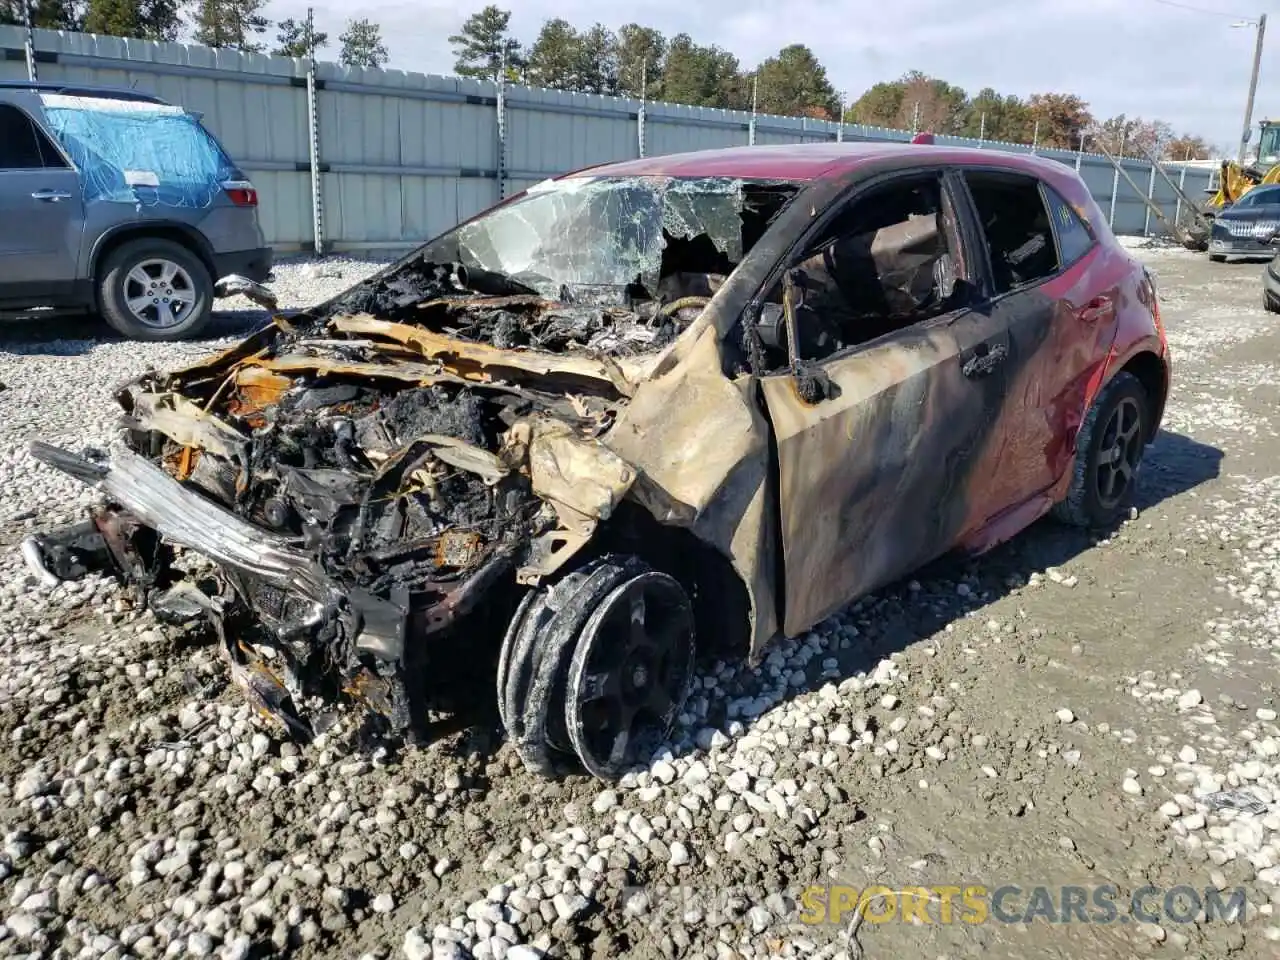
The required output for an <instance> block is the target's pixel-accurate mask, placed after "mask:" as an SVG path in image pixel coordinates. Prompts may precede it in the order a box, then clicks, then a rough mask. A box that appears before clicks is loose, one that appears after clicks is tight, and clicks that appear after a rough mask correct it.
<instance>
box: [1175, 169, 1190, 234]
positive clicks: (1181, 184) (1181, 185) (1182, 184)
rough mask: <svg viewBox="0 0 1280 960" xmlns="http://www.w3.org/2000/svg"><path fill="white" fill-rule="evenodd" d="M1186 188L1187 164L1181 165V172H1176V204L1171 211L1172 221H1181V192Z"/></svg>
mask: <svg viewBox="0 0 1280 960" xmlns="http://www.w3.org/2000/svg"><path fill="white" fill-rule="evenodd" d="M1186 188H1187V165H1186V164H1185V163H1184V164H1183V165H1182V172H1181V173H1180V174H1178V204H1177V206H1176V207H1175V208H1174V211H1173V222H1174V223H1182V192H1183V191H1184V190H1186Z"/></svg>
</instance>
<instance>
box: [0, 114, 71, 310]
mask: <svg viewBox="0 0 1280 960" xmlns="http://www.w3.org/2000/svg"><path fill="white" fill-rule="evenodd" d="M0 223H2V224H4V225H5V228H4V229H3V230H0V299H5V300H13V301H20V302H21V301H28V298H31V297H35V298H36V299H37V301H38V302H40V303H45V302H49V301H48V298H49V297H50V296H51V295H52V296H54V297H55V298H58V299H61V298H64V297H65V296H66V295H67V293H68V285H69V284H70V283H71V282H72V281H73V280H75V279H76V275H77V268H78V266H79V257H80V235H81V232H82V230H83V225H84V200H83V196H82V194H81V190H80V178H79V175H78V174H77V173H76V171H75V169H74V168H72V167H71V165H70V164H69V163H68V162H67V160H66V158H65V157H64V156H63V155H62V153H61V151H59V150H58V148H57V147H56V146H54V143H53V141H52V140H50V139H49V137H48V136H46V135H45V133H44V131H43V130H41V129H40V127H39V126H38V125H37V124H36V123H35V122H34V121H33V120H32V119H31V117H30V116H28V115H27V114H26V113H25V112H24V111H23V110H21V109H19V108H18V107H16V106H14V105H13V104H9V103H0ZM60 287H61V289H59V288H60ZM59 295H61V296H59ZM25 305H35V302H34V301H29V302H27V303H26V304H25Z"/></svg>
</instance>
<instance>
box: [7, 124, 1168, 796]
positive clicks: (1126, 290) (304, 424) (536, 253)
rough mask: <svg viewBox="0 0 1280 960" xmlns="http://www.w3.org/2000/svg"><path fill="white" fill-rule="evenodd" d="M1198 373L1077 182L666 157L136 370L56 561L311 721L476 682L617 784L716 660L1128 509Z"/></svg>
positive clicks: (972, 159)
mask: <svg viewBox="0 0 1280 960" xmlns="http://www.w3.org/2000/svg"><path fill="white" fill-rule="evenodd" d="M1168 383H1169V365H1168V357H1167V346H1166V343H1165V338H1164V332H1163V329H1162V327H1161V325H1160V320H1159V311H1158V307H1157V304H1156V295H1155V288H1154V285H1153V283H1152V280H1151V278H1150V277H1149V276H1148V275H1147V273H1146V271H1145V270H1144V269H1143V268H1142V267H1141V266H1140V265H1139V264H1137V263H1136V262H1135V261H1133V260H1132V259H1130V258H1129V256H1128V255H1127V254H1126V253H1125V252H1124V250H1123V249H1121V248H1120V247H1119V245H1118V244H1117V243H1116V242H1115V239H1114V237H1113V236H1112V235H1111V234H1110V231H1109V230H1108V228H1107V226H1106V222H1105V218H1104V217H1103V216H1102V215H1101V214H1100V212H1099V210H1098V208H1097V207H1096V205H1095V204H1094V202H1093V201H1092V199H1091V198H1090V196H1089V194H1088V191H1087V190H1086V189H1085V187H1084V185H1083V184H1082V183H1081V181H1080V180H1079V179H1078V177H1077V176H1076V175H1075V174H1074V173H1073V172H1072V171H1070V170H1069V169H1068V168H1066V167H1064V166H1062V165H1060V164H1056V163H1054V162H1052V161H1045V160H1040V159H1037V158H1033V157H1025V156H1013V155H999V154H993V153H991V152H989V151H982V152H978V151H971V150H959V149H950V148H941V147H931V146H912V145H907V144H894V145H889V144H878V145H869V144H823V145H806V146H788V147H752V148H743V149H730V150H721V151H708V152H701V153H693V154H684V155H677V156H671V157H660V158H653V159H644V160H638V161H630V162H626V163H621V164H612V165H608V166H604V167H597V168H593V169H591V170H588V171H583V172H580V173H578V174H573V175H570V176H568V177H566V178H562V179H559V180H555V181H549V182H547V183H544V184H542V185H539V186H538V187H535V188H533V189H531V190H529V191H527V192H526V193H524V194H521V195H518V196H517V197H514V198H512V199H511V200H509V201H507V202H505V203H504V204H501V205H499V206H498V207H495V208H493V209H491V210H489V211H486V212H485V213H482V214H481V215H479V216H478V217H476V218H474V219H472V220H471V221H468V222H466V223H464V224H462V225H461V226H459V227H457V228H455V229H454V230H452V231H450V232H449V233H447V234H445V235H444V236H442V237H440V238H438V239H436V240H434V241H432V242H430V243H428V244H426V245H425V246H423V247H422V248H420V249H419V250H417V251H415V252H414V253H413V254H411V255H410V256H408V257H406V258H404V259H403V260H401V261H399V262H398V263H396V264H394V265H392V266H390V267H388V268H387V269H385V270H384V271H382V272H381V273H379V274H377V275H376V276H374V277H372V278H371V279H369V280H367V281H365V282H363V283H361V284H359V285H357V286H356V287H354V288H353V289H351V290H349V291H347V292H346V293H344V294H342V295H341V296H339V297H337V298H335V299H333V300H331V301H330V302H328V303H325V304H323V305H322V306H320V307H317V308H314V309H312V310H308V311H306V312H303V313H300V314H296V315H290V316H284V315H277V316H275V318H274V319H273V321H272V322H271V323H270V324H269V325H268V326H266V327H265V328H263V329H261V330H259V331H258V332H256V333H254V334H253V335H251V336H250V337H248V338H247V339H246V340H244V341H243V342H242V343H240V344H238V345H237V346H235V347H233V348H232V349H230V350H228V351H226V352H224V353H222V354H219V355H217V356H214V357H211V358H209V359H207V360H204V361H202V362H200V363H197V364H195V365H194V366H190V367H187V368H185V369H181V370H175V371H171V372H167V373H156V372H149V373H147V374H145V375H144V376H142V377H141V378H139V379H137V380H136V381H134V382H132V383H130V384H128V385H126V386H125V387H124V388H122V390H121V392H120V402H121V405H122V407H123V410H124V413H123V423H122V442H121V443H120V444H119V445H118V447H117V448H116V449H113V450H112V451H111V452H110V454H109V455H102V456H96V457H85V456H79V455H76V454H73V453H70V452H67V451H62V450H59V449H56V448H53V447H50V446H48V445H44V444H35V445H33V454H34V455H35V456H36V457H37V458H38V459H40V460H42V461H44V462H46V463H49V464H52V465H54V466H56V467H59V468H60V469H62V470H65V471H66V472H68V473H71V474H73V475H75V476H78V477H80V478H81V479H83V480H84V481H85V482H88V483H93V484H96V485H97V486H98V487H99V488H100V489H101V491H102V495H103V496H102V501H103V502H102V506H101V507H99V508H97V510H96V511H95V512H94V515H93V516H92V517H91V518H90V519H89V520H88V521H86V523H84V524H82V525H80V526H79V527H77V528H75V529H72V530H64V531H55V532H51V533H48V534H46V535H43V536H39V537H35V538H33V540H32V541H30V542H29V543H28V544H27V545H26V549H27V551H28V556H29V558H30V559H31V561H32V563H33V564H34V565H35V566H36V567H38V568H39V569H41V570H42V571H44V572H45V574H46V575H52V576H57V577H71V576H75V575H77V574H78V572H79V571H80V570H83V569H85V568H87V567H89V566H92V565H94V564H95V563H99V564H107V565H109V566H110V567H111V568H112V569H114V570H115V571H116V572H117V573H119V574H120V575H121V576H122V577H124V578H125V579H126V580H128V581H130V582H132V583H134V584H137V585H138V586H139V587H140V588H141V589H143V590H144V591H145V593H146V595H147V597H148V600H149V602H150V603H151V604H152V605H153V607H154V608H155V609H156V610H157V613H158V614H165V615H171V616H195V615H200V616H203V617H206V618H208V619H209V620H210V621H211V622H212V623H213V624H214V626H215V627H216V629H217V630H218V632H219V635H220V638H221V643H222V645H223V650H224V651H225V654H226V657H227V660H228V662H229V665H230V669H231V673H232V676H233V677H234V678H235V679H236V680H237V681H238V682H239V684H240V685H241V686H242V687H243V688H244V689H245V690H246V692H247V693H248V694H249V696H250V698H251V699H252V700H253V701H254V702H255V703H256V704H257V705H258V706H259V707H260V708H261V709H262V710H263V711H264V712H265V713H266V714H267V715H268V716H270V717H272V718H273V719H274V720H275V721H276V722H277V723H279V724H281V725H282V727H283V728H285V729H287V730H288V731H289V732H290V733H291V734H293V735H295V736H298V737H304V738H305V737H307V736H309V735H310V734H311V733H312V732H313V731H314V730H315V729H316V727H317V726H318V725H319V724H320V723H321V722H322V720H323V717H324V716H325V713H324V711H325V710H327V709H329V708H331V707H332V705H333V703H334V702H335V701H337V700H348V701H354V702H355V703H357V704H359V705H360V706H361V707H362V708H363V709H364V710H365V711H367V716H368V718H369V721H370V724H371V726H372V728H373V729H374V730H376V731H381V732H383V733H389V734H393V735H405V734H409V735H411V734H413V732H414V731H415V730H416V729H418V728H419V726H420V721H421V718H422V716H424V715H425V713H426V711H427V707H428V706H434V705H438V704H443V703H447V702H448V700H449V695H450V693H451V692H453V691H455V690H456V687H457V683H456V678H457V677H458V676H459V675H460V673H459V671H466V670H468V669H475V668H477V667H479V669H481V670H482V671H483V670H487V671H489V674H488V675H489V676H493V675H494V674H495V673H496V686H497V693H498V696H497V700H498V707H499V712H500V715H501V719H502V723H503V726H504V727H505V729H506V732H507V734H508V736H509V737H510V739H511V740H512V741H513V743H514V744H515V745H516V746H517V748H518V749H519V750H520V753H521V756H522V758H523V760H524V762H525V763H526V764H527V765H528V766H529V767H531V768H533V769H537V770H540V771H548V770H551V769H553V768H555V767H556V766H558V764H559V760H560V758H563V757H569V756H572V755H575V754H576V756H577V758H578V759H579V760H580V761H581V763H582V765H583V766H584V767H585V768H586V769H587V770H588V771H589V772H591V773H593V774H595V775H597V776H601V777H610V776H614V775H616V774H617V773H618V772H619V771H621V770H622V769H624V768H625V767H626V766H627V764H628V763H629V761H630V759H631V753H632V748H634V746H635V745H636V743H637V742H638V740H639V739H640V735H641V734H642V733H643V732H644V731H654V730H656V731H658V732H662V731H665V730H666V729H667V728H669V726H670V724H671V722H672V721H673V719H674V717H675V716H676V714H677V712H678V711H679V709H680V706H681V704H682V702H683V700H684V698H685V694H686V691H687V689H688V685H689V682H690V679H691V676H692V671H693V657H694V649H695V637H696V638H697V644H698V646H699V647H704V648H711V647H724V648H726V649H729V650H733V649H736V650H738V651H740V652H742V653H746V654H748V655H750V656H751V657H753V658H756V657H759V656H760V655H761V654H762V651H764V649H765V648H766V647H767V645H768V644H769V642H770V641H771V640H772V639H774V638H775V637H777V636H779V635H780V634H785V635H788V636H794V635H796V634H798V633H801V632H803V631H805V630H806V629H808V628H810V627H811V626H812V625H814V624H816V623H817V622H819V621H821V620H822V619H823V618H825V617H827V616H828V615H830V614H831V613H832V612H834V611H836V610H837V609H839V608H840V607H841V606H843V605H844V604H846V603H848V602H849V601H851V600H853V599H855V598H856V597H858V596H860V595H863V594H865V593H867V592H869V591H871V590H873V589H876V588H877V587H879V586H882V585H884V584H886V583H888V582H890V581H892V580H895V579H897V578H898V577H900V576H902V575H904V574H906V573H908V572H910V571H911V570H912V569H914V568H915V567H917V566H919V565H920V564H922V563H924V562H926V561H928V560H930V559H932V558H934V557H937V556H939V555H941V554H943V553H946V552H948V551H951V550H953V549H957V548H958V549H963V550H968V551H974V552H981V551H983V550H986V549H989V548H990V547H991V546H993V545H994V544H996V543H999V542H1001V541H1002V540H1005V539H1007V538H1008V537H1010V536H1012V535H1013V534H1014V533H1016V532H1017V531H1019V530H1021V529H1022V528H1024V527H1025V526H1027V525H1028V524H1029V523H1031V522H1032V521H1033V520H1035V519H1036V518H1038V517H1039V516H1041V515H1042V514H1044V513H1046V512H1048V511H1049V510H1050V509H1053V508H1055V507H1056V510H1057V512H1058V513H1059V514H1061V515H1063V516H1064V517H1066V518H1067V519H1070V520H1073V521H1075V522H1079V523H1085V524H1106V523H1109V522H1111V521H1113V520H1114V519H1115V518H1116V517H1117V516H1118V515H1119V514H1120V512H1121V511H1123V510H1126V509H1127V504H1128V498H1129V497H1130V495H1131V493H1132V489H1133V481H1134V478H1135V475H1136V472H1137V469H1138V467H1139V464H1140V461H1141V457H1142V455H1143V451H1144V448H1145V446H1146V444H1147V443H1148V442H1149V441H1150V440H1151V438H1152V437H1153V436H1154V434H1155V432H1156V430H1157V429H1158V424H1159V422H1160V419H1161V416H1162V412H1163V407H1164V401H1165V397H1166V395H1167V390H1168ZM173 545H177V546H180V547H183V548H186V549H188V550H191V551H194V552H195V553H197V554H199V555H202V556H204V557H206V558H208V559H209V560H211V561H213V564H214V565H215V571H216V574H215V576H213V577H212V578H211V580H210V581H209V582H207V583H201V584H199V585H197V584H196V583H195V582H193V581H192V579H190V578H185V579H184V578H181V577H180V576H179V575H178V574H177V573H176V572H175V570H174V568H173V567H172V566H171V565H170V560H171V549H172V546H173Z"/></svg>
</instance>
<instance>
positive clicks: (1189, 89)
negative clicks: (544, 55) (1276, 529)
mask: <svg viewBox="0 0 1280 960" xmlns="http://www.w3.org/2000/svg"><path fill="white" fill-rule="evenodd" d="M483 5H484V3H483V2H481V0H475V2H474V3H473V4H472V6H473V7H474V9H479V8H480V7H482V6H483ZM498 5H499V6H501V7H503V8H504V9H509V10H510V11H511V13H512V17H511V27H512V31H513V32H514V33H515V35H516V36H517V37H518V38H519V39H520V40H521V42H523V43H526V44H528V43H530V42H532V40H533V39H534V38H535V37H536V36H537V34H538V30H539V29H540V28H541V26H542V23H543V22H544V21H545V20H547V19H549V18H551V17H563V18H564V19H565V20H568V21H569V22H570V23H571V24H573V25H574V26H575V27H579V28H580V29H582V28H586V27H589V26H590V25H591V24H593V23H596V22H599V23H603V24H605V25H606V26H608V27H610V28H613V29H615V30H616V29H617V28H618V27H620V26H622V24H624V23H628V22H639V23H641V24H643V25H645V26H651V27H654V28H656V29H658V30H660V31H661V32H662V33H664V34H666V35H667V36H672V35H674V34H677V33H681V32H684V33H688V34H689V35H690V36H691V37H692V38H693V39H694V40H695V41H696V42H698V43H702V44H716V45H718V46H720V47H722V48H724V49H726V50H729V51H731V52H732V53H733V54H735V55H736V56H737V57H738V59H739V61H740V62H741V63H742V64H743V67H744V69H747V68H750V67H752V66H754V65H755V64H757V63H759V62H760V61H761V60H763V59H764V58H765V57H768V56H770V55H771V54H773V53H775V52H777V50H778V49H779V48H781V47H783V46H786V45H787V44H790V43H803V44H806V45H808V46H809V47H810V48H811V49H812V50H813V51H814V53H815V54H816V55H817V56H818V58H819V60H820V61H821V62H822V63H823V65H824V66H825V67H826V69H827V76H828V78H829V79H830V80H831V82H832V84H833V85H834V86H835V88H836V89H837V90H839V91H844V92H845V93H846V94H847V95H848V97H849V99H850V100H853V99H856V98H857V97H858V96H859V95H860V94H861V93H862V92H863V91H864V90H865V89H866V88H867V87H869V86H871V85H872V84H873V83H876V82H878V81H881V80H893V79H896V78H897V77H899V76H901V75H902V74H904V73H906V72H907V71H909V70H920V71H922V72H924V73H927V74H929V75H931V76H935V77H940V78H942V79H944V80H947V81H948V82H950V83H953V84H957V85H959V86H961V87H963V88H964V89H965V90H967V91H968V92H969V93H970V94H973V93H976V92H977V91H978V90H979V89H981V88H982V87H986V86H990V87H995V88H996V89H997V90H999V91H1000V92H1001V93H1014V94H1018V95H1020V96H1027V95H1029V94H1032V93H1043V92H1054V93H1074V94H1077V95H1078V96H1080V97H1082V98H1083V99H1084V100H1086V101H1087V102H1088V103H1089V106H1090V110H1091V111H1092V112H1093V114H1094V116H1095V117H1098V118H1099V119H1103V118H1106V117H1110V116H1114V115H1117V114H1121V113H1123V114H1126V115H1127V116H1130V117H1134V116H1141V117H1143V118H1146V119H1152V118H1157V119H1162V120H1165V121H1167V122H1169V123H1170V124H1172V125H1173V126H1174V127H1175V128H1176V130H1177V132H1178V133H1184V132H1187V133H1194V134H1199V135H1201V136H1203V137H1205V138H1206V139H1207V140H1209V142H1211V143H1213V144H1215V145H1217V146H1218V147H1220V148H1227V149H1229V150H1230V152H1231V153H1232V154H1234V152H1235V146H1236V144H1238V142H1239V137H1240V134H1241V130H1242V128H1243V124H1244V110H1245V100H1246V97H1247V95H1248V90H1249V75H1250V71H1251V68H1252V63H1253V53H1254V45H1255V43H1256V39H1257V31H1256V29H1255V28H1253V27H1252V26H1244V27H1233V26H1232V24H1233V23H1234V22H1239V21H1241V20H1249V21H1256V20H1257V19H1258V17H1259V15H1260V14H1263V13H1266V14H1268V15H1275V16H1273V17H1272V22H1271V23H1268V25H1267V27H1268V30H1267V33H1266V37H1265V39H1266V40H1267V44H1266V47H1265V48H1264V50H1263V55H1262V68H1261V74H1260V78H1259V82H1258V93H1257V99H1256V102H1255V106H1254V113H1253V117H1254V135H1253V140H1254V142H1256V140H1257V133H1256V130H1257V121H1258V120H1259V119H1260V118H1263V117H1267V116H1273V117H1276V118H1280V0H961V2H956V0H896V2H893V3H874V2H869V0H861V2H858V0H843V2H841V0H699V2H692V3H691V2H689V0H647V2H645V3H636V2H635V0H506V2H502V0H499V3H498ZM308 6H312V7H314V9H315V15H316V26H317V29H319V30H323V31H326V32H328V33H329V35H330V38H331V41H330V44H331V45H330V48H329V49H328V50H327V51H324V52H322V53H321V58H322V59H324V58H327V57H336V55H337V44H336V38H337V36H338V34H340V33H341V32H342V27H343V24H344V23H345V21H346V19H347V18H348V17H349V16H352V12H351V11H352V6H351V0H271V2H270V3H268V5H267V11H266V12H267V15H268V16H270V17H271V18H272V19H273V20H277V21H278V20H281V19H283V18H286V17H299V18H302V17H305V16H306V10H307V7H308ZM1249 6H1253V7H1255V8H1256V9H1253V10H1249V9H1248V7H1249ZM358 9H359V15H361V16H366V17H369V18H370V19H372V20H375V21H377V22H378V23H380V24H381V25H382V34H383V38H384V42H385V43H386V45H387V48H388V50H389V51H390V54H391V61H390V63H389V64H388V67H393V68H398V69H402V70H412V71H419V72H423V73H437V74H450V73H452V72H453V63H454V57H453V53H452V50H451V48H450V44H449V41H448V37H449V36H450V35H451V34H454V33H456V32H457V30H458V28H459V27H460V26H461V25H462V22H463V20H464V19H465V18H466V16H467V14H468V13H469V12H470V9H469V8H467V7H461V6H457V7H455V6H454V5H453V3H448V2H444V0H362V3H361V4H360V5H359V7H358ZM859 9H861V10H863V11H867V12H866V13H863V14H862V15H859V14H858V13H857V12H856V11H858V10H859ZM782 11H785V12H782ZM273 36H274V34H273Z"/></svg>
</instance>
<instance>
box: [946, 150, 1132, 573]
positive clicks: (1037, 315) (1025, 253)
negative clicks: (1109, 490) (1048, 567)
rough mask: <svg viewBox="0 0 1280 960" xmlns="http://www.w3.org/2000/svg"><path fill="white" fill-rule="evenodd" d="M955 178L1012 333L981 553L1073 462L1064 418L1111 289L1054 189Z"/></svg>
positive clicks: (1079, 388)
mask: <svg viewBox="0 0 1280 960" xmlns="http://www.w3.org/2000/svg"><path fill="white" fill-rule="evenodd" d="M963 179H964V181H965V184H966V185H967V188H968V193H969V196H970V198H971V201H970V202H972V204H973V209H974V211H975V215H976V219H977V221H978V225H979V228H980V230H981V238H982V248H983V256H982V259H983V261H984V262H985V266H986V268H987V273H988V279H987V283H988V293H989V295H990V297H991V299H990V302H989V305H988V307H987V308H986V309H988V310H989V311H990V313H991V314H992V316H993V317H998V318H999V322H1000V323H1001V325H1003V326H1005V327H1007V328H1008V330H1009V335H1010V341H1009V364H1008V375H1009V378H1010V380H1009V395H1008V402H1007V405H1006V407H1005V409H1004V410H1003V412H1002V413H1001V417H1000V423H999V427H998V434H999V442H1000V445H1001V447H1002V452H1001V453H1000V455H999V459H998V463H997V464H996V465H995V468H994V470H993V471H992V474H991V476H990V477H989V479H988V481H987V482H988V484H989V489H990V498H991V501H992V502H993V503H998V504H1003V505H1005V516H1004V517H1000V516H993V517H992V524H991V525H990V528H989V529H988V530H986V531H983V533H982V536H981V537H979V538H978V539H977V540H975V541H973V542H971V543H969V544H967V546H969V547H971V548H973V549H985V548H986V547H989V546H991V545H992V544H993V543H995V542H998V541H999V540H1001V539H1004V537H1005V536H1006V533H1007V532H1008V531H1012V530H1015V529H1019V528H1020V527H1021V526H1022V525H1024V524H1025V522H1027V521H1028V520H1029V519H1032V518H1034V516H1037V515H1039V514H1040V513H1043V512H1044V511H1045V510H1046V509H1047V508H1048V506H1049V504H1048V503H1047V500H1045V499H1044V497H1045V496H1047V493H1048V490H1049V488H1050V487H1052V486H1053V485H1054V484H1055V483H1056V482H1057V480H1058V479H1059V477H1061V476H1062V472H1063V471H1064V470H1065V469H1067V467H1068V466H1069V464H1070V463H1071V458H1072V450H1071V446H1070V442H1069V439H1070V436H1071V435H1072V431H1071V430H1070V427H1071V423H1070V421H1071V420H1072V419H1073V418H1075V419H1076V420H1078V418H1079V416H1080V413H1081V410H1080V406H1081V398H1083V397H1084V396H1085V387H1086V382H1087V380H1088V378H1089V376H1091V375H1092V373H1093V371H1094V369H1095V367H1096V364H1097V361H1098V359H1099V358H1100V357H1103V356H1105V355H1106V352H1107V350H1108V349H1109V347H1110V342H1111V339H1112V338H1113V337H1114V335H1115V326H1116V325H1115V323H1114V322H1113V321H1114V319H1115V315H1116V314H1115V304H1116V302H1117V296H1118V294H1117V292H1116V291H1115V290H1112V291H1110V293H1108V292H1107V291H1105V290H1104V291H1102V292H1101V293H1100V292H1099V290H1098V289H1097V288H1098V280H1099V277H1098V276H1097V275H1096V271H1094V270H1092V269H1091V264H1092V263H1093V262H1094V261H1095V259H1096V258H1097V256H1098V246H1097V243H1096V242H1095V240H1094V238H1093V236H1092V235H1091V234H1090V232H1089V230H1088V228H1087V227H1086V226H1085V224H1084V222H1083V221H1082V220H1081V219H1080V218H1079V216H1078V215H1076V213H1075V212H1074V211H1073V210H1072V208H1071V206H1070V205H1069V204H1068V203H1067V202H1066V201H1065V200H1063V199H1062V197H1061V196H1059V195H1058V194H1057V193H1056V192H1055V191H1054V190H1053V188H1052V187H1050V186H1049V185H1047V184H1045V183H1043V182H1042V181H1041V180H1039V179H1038V178H1036V177H1033V176H1030V175H1027V174H1021V173H1015V172H1012V171H1007V170H995V169H966V170H964V171H963ZM1003 521H1007V522H1003Z"/></svg>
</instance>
